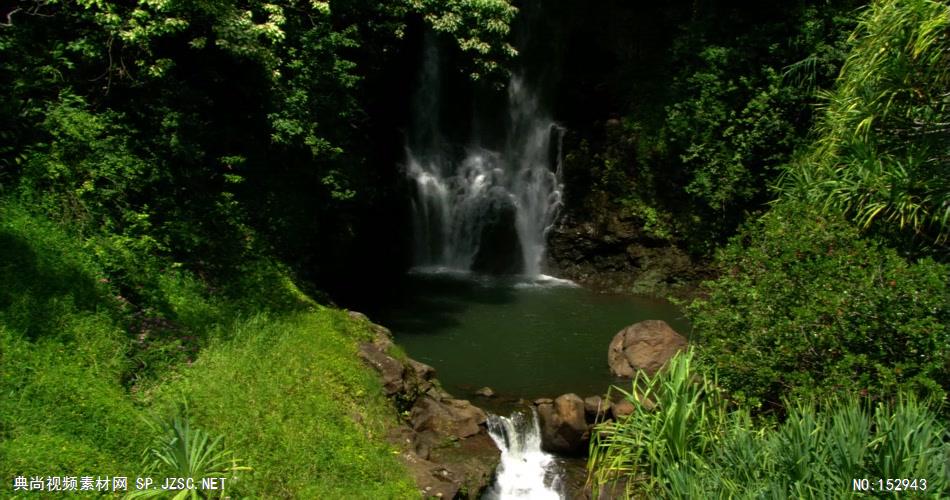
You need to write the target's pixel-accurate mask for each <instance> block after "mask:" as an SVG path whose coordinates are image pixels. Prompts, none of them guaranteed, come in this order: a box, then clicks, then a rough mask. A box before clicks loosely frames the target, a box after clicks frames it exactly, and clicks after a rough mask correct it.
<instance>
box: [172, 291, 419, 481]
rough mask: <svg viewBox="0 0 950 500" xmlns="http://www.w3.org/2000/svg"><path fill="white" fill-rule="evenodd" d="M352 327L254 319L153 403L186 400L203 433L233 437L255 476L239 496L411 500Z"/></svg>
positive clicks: (335, 320)
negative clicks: (386, 438)
mask: <svg viewBox="0 0 950 500" xmlns="http://www.w3.org/2000/svg"><path fill="white" fill-rule="evenodd" d="M350 321H351V320H350V319H349V318H347V317H346V316H345V314H343V313H341V312H339V311H335V310H330V309H318V310H315V311H313V312H304V313H298V314H295V315H290V316H286V317H282V318H271V317H269V316H266V315H258V316H255V317H252V318H250V319H249V320H247V321H246V322H244V323H242V324H240V325H238V326H237V328H236V330H235V331H234V332H232V333H231V335H230V337H231V338H230V339H229V340H227V341H224V342H221V343H216V344H215V345H214V346H212V347H210V348H209V349H207V350H206V351H205V352H204V353H203V354H202V355H201V356H200V357H199V359H198V360H197V361H196V362H195V363H194V365H193V366H192V367H191V368H189V369H187V370H183V371H182V373H181V378H180V379H178V380H176V381H174V382H173V383H170V384H167V385H165V386H163V387H161V388H160V390H159V391H157V393H156V394H155V395H154V397H155V399H156V400H157V401H158V402H159V403H160V404H164V405H165V406H166V407H169V408H170V407H173V406H174V405H175V403H176V402H178V401H180V400H182V399H184V400H186V401H187V402H188V406H189V408H190V409H191V413H192V416H193V421H194V422H195V423H196V424H198V425H200V426H202V427H203V428H206V429H208V430H209V431H211V432H212V433H217V434H222V435H225V436H228V439H227V446H228V448H229V449H231V450H232V451H233V452H234V455H235V456H236V457H238V458H240V459H242V465H246V466H249V467H251V468H252V469H253V471H252V472H250V473H248V474H245V476H246V477H245V479H242V480H240V481H239V482H237V483H236V485H235V487H236V490H235V491H237V492H238V494H267V495H273V496H278V497H307V498H343V497H346V498H352V497H354V496H356V497H366V498H392V497H404V496H412V495H413V491H414V490H413V488H412V485H411V484H410V483H409V482H408V481H406V479H405V473H404V472H402V470H401V468H400V466H399V465H398V463H397V462H396V460H395V457H394V453H393V451H392V450H391V449H390V448H389V447H387V446H385V445H383V444H381V442H380V438H381V437H382V436H383V435H384V434H385V432H386V427H387V424H388V423H395V415H394V414H393V412H392V410H391V408H390V407H389V406H388V403H387V402H386V401H385V399H384V398H383V396H382V389H381V386H380V383H379V381H378V379H377V378H376V376H375V375H374V374H373V373H371V372H368V371H367V370H366V369H365V367H364V366H363V365H362V364H361V363H360V361H359V358H357V356H356V349H355V343H354V339H353V338H352V336H351V335H347V334H345V333H344V332H346V331H347V330H348V329H349V328H348V323H349V322H350ZM301 422H305V423H306V425H300V423H301Z"/></svg>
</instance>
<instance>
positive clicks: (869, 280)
mask: <svg viewBox="0 0 950 500" xmlns="http://www.w3.org/2000/svg"><path fill="white" fill-rule="evenodd" d="M716 262H717V266H718V271H719V273H720V275H721V277H720V278H719V279H718V280H716V281H715V282H712V283H709V284H708V286H707V292H708V296H707V297H705V298H703V299H700V300H697V301H696V302H694V303H693V304H692V305H691V306H690V308H689V314H690V317H691V318H692V321H693V325H694V328H695V330H694V332H695V334H696V336H697V337H698V340H699V342H700V343H701V345H702V350H701V351H700V357H701V358H702V360H703V362H704V364H705V365H706V366H708V367H709V368H712V369H715V370H716V371H718V373H719V383H720V384H721V386H722V387H723V388H725V389H727V390H729V391H730V393H731V394H732V397H733V398H734V399H736V400H738V401H741V402H743V403H749V404H752V405H753V406H763V405H764V407H765V408H764V409H775V408H780V407H781V406H782V405H783V400H785V399H797V398H800V397H806V398H807V397H810V396H812V395H815V394H826V395H829V394H854V393H861V394H867V395H870V396H872V397H873V398H875V399H878V398H884V399H888V398H891V397H893V395H894V394H896V393H897V391H898V390H899V389H903V390H904V391H909V392H918V393H920V394H921V395H922V396H924V397H926V396H934V397H936V398H937V399H942V398H943V397H944V396H945V395H946V393H947V391H950V357H948V356H950V330H948V328H947V325H950V307H948V306H950V289H948V284H947V276H950V269H948V267H947V266H946V265H941V264H938V263H936V262H934V261H932V260H930V259H923V260H921V261H919V262H916V263H909V262H907V260H905V259H904V258H903V257H901V256H900V255H899V254H898V253H897V252H896V251H894V250H893V249H889V248H887V247H885V246H883V245H881V244H879V243H875V242H874V241H873V240H867V239H862V238H861V237H860V236H859V232H858V229H857V228H855V227H854V226H853V225H852V224H851V223H849V222H848V221H845V220H842V219H841V217H840V216H834V215H822V214H821V213H820V212H818V211H817V210H815V209H811V208H809V207H808V206H806V205H802V204H794V203H783V204H780V205H778V206H776V207H774V208H773V209H772V210H771V211H770V212H769V213H767V214H766V215H765V216H763V217H762V218H761V220H759V221H756V222H753V223H751V224H749V225H748V226H747V227H746V228H744V229H743V230H742V231H740V233H739V235H737V236H736V237H735V239H734V240H733V241H732V242H731V243H730V244H729V245H728V246H726V247H725V248H723V249H722V250H721V251H720V254H719V256H718V258H717V261H716Z"/></svg>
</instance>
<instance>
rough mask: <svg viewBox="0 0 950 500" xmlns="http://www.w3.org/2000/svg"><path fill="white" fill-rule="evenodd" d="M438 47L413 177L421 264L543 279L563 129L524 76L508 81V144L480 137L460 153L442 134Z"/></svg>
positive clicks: (418, 100) (411, 155) (420, 118)
mask: <svg viewBox="0 0 950 500" xmlns="http://www.w3.org/2000/svg"><path fill="white" fill-rule="evenodd" d="M438 77H439V70H438V52H437V51H436V50H435V49H434V46H433V45H432V44H429V46H428V47H427V49H426V56H425V63H424V64H423V69H422V75H421V79H420V84H419V87H418V91H417V93H416V96H415V99H414V103H415V110H414V114H415V120H414V122H413V135H414V138H415V139H416V140H415V141H414V143H413V144H411V145H410V146H407V151H406V157H407V159H406V174H407V176H408V178H409V179H410V181H411V185H412V186H413V187H414V189H413V195H412V205H411V208H412V217H413V236H414V241H415V259H416V265H418V266H439V267H448V268H452V269H458V270H464V271H479V272H488V273H493V274H522V275H526V276H528V277H531V278H536V277H539V276H541V271H542V269H541V267H542V260H543V257H544V247H545V236H546V233H547V231H548V230H549V229H550V228H551V226H552V225H553V223H554V219H555V217H556V216H557V212H558V209H559V208H560V206H561V203H562V201H561V193H562V190H563V186H562V185H561V172H560V170H561V139H562V136H563V132H564V130H563V128H562V127H560V126H559V125H557V124H556V123H554V122H553V121H552V120H551V119H550V118H548V117H547V116H546V115H545V114H544V113H543V112H542V111H541V107H540V105H539V102H538V98H537V96H536V95H535V94H534V93H533V92H532V91H531V89H529V88H528V86H527V85H526V84H525V82H524V80H523V78H521V77H518V76H513V77H512V78H511V81H510V82H509V85H508V111H509V123H508V127H507V131H506V133H507V139H506V141H505V145H504V146H502V147H500V148H498V149H500V151H496V150H492V149H490V148H488V147H484V146H483V145H481V144H478V143H477V142H475V143H474V144H470V145H469V146H468V147H467V148H466V151H465V153H464V156H461V157H460V158H459V157H458V156H460V155H454V156H455V157H453V155H452V154H451V153H450V152H449V151H448V150H450V149H451V148H449V147H448V144H446V141H445V140H444V139H443V137H442V134H440V124H439V116H440V111H439V110H440V108H439V107H440V105H441V103H440V97H439V96H440V86H439V79H438Z"/></svg>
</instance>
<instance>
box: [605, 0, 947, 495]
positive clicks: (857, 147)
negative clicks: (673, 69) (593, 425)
mask: <svg viewBox="0 0 950 500" xmlns="http://www.w3.org/2000/svg"><path fill="white" fill-rule="evenodd" d="M854 23H855V27H854V29H853V31H852V32H851V35H850V37H848V38H847V42H846V43H845V44H843V45H841V46H840V47H841V48H842V49H844V52H841V53H840V54H839V56H843V57H842V58H841V59H840V61H841V69H840V72H839V73H838V76H837V78H836V79H834V81H833V83H831V84H830V85H828V86H827V87H826V88H825V90H820V91H818V92H817V94H814V95H815V102H817V103H818V104H819V107H818V108H817V115H816V116H815V118H814V119H813V120H812V123H813V126H812V128H811V131H810V132H808V134H807V135H800V136H793V137H798V138H796V139H795V141H796V142H798V146H796V147H794V148H791V149H789V150H788V153H789V154H788V156H786V157H784V159H780V158H777V157H775V158H772V160H771V161H770V162H768V165H769V168H772V169H774V170H773V171H772V172H771V173H770V174H768V175H766V179H769V181H768V182H765V183H763V182H757V183H755V184H754V185H758V186H760V187H762V188H766V186H767V184H769V183H771V184H772V185H774V186H775V187H777V189H776V190H772V191H769V190H767V189H766V191H763V193H769V194H770V195H771V197H772V199H773V201H771V203H770V204H769V206H768V207H764V206H763V207H762V208H760V209H758V212H759V213H755V212H753V214H750V216H748V217H746V218H745V221H744V222H743V223H742V224H740V225H739V226H738V230H737V234H736V235H735V236H734V237H732V238H731V239H730V240H729V242H728V243H726V244H725V245H723V246H721V247H720V248H718V249H717V251H716V252H715V256H714V259H713V266H714V267H715V269H716V272H717V275H718V278H717V279H715V280H713V281H710V282H707V283H706V284H705V285H704V287H703V295H702V296H701V297H700V298H699V299H697V300H695V301H693V302H692V303H691V304H690V305H689V307H688V308H687V310H688V313H689V315H690V317H691V319H692V321H693V324H694V328H695V329H694V342H695V344H696V346H697V347H696V352H695V360H694V355H693V354H689V355H686V356H683V357H682V358H679V359H677V360H674V361H673V362H672V363H671V365H670V367H669V370H668V371H667V372H665V373H662V374H660V375H658V376H657V378H655V379H652V380H648V381H647V382H646V383H645V386H646V387H648V388H649V389H650V390H648V391H647V394H645V395H643V396H634V395H628V396H627V397H628V399H631V401H632V402H633V403H634V404H636V405H639V406H640V407H642V406H643V405H644V403H643V401H642V398H645V397H648V398H651V400H650V405H649V406H651V407H653V406H655V408H656V410H655V411H653V412H650V411H645V410H644V411H641V412H637V413H635V414H634V415H632V416H631V417H629V418H627V419H622V420H620V421H618V422H616V423H610V424H604V425H603V426H602V427H601V428H600V431H599V432H598V433H597V434H596V436H595V438H594V440H593V441H592V444H591V461H590V463H589V466H590V473H591V479H592V482H593V484H594V485H595V486H597V487H600V486H603V485H609V484H610V483H611V482H612V481H616V480H617V479H618V478H620V479H622V482H621V483H620V484H622V485H623V486H624V488H625V489H626V492H627V494H646V495H648V496H652V495H657V496H661V497H669V498H689V497H694V496H703V494H704V492H709V491H715V492H717V493H716V494H717V495H722V496H724V497H732V496H737V497H770V498H773V497H774V498H784V497H799V498H800V497H808V498H825V497H827V498H842V497H848V496H864V495H866V494H868V493H867V491H870V490H866V489H861V487H860V485H859V486H858V487H857V489H855V487H853V485H852V484H851V483H850V482H849V481H850V480H851V479H860V478H869V480H870V482H871V483H873V484H871V485H870V487H872V488H877V489H875V490H874V491H876V492H877V493H875V494H879V495H890V494H895V493H893V490H891V489H888V488H890V487H891V486H890V485H888V484H887V483H886V479H887V478H897V477H898V476H900V477H908V478H927V484H928V490H927V491H926V492H923V491H920V489H919V488H920V486H921V484H920V482H919V481H918V483H917V484H916V485H910V489H906V491H908V492H909V493H911V494H919V495H922V496H927V497H931V496H932V497H941V496H945V495H946V494H947V491H948V489H950V470H948V468H947V465H946V464H947V463H950V461H948V457H950V455H948V453H950V444H948V443H950V439H948V435H947V391H948V389H950V331H948V330H947V325H948V324H950V294H948V277H950V267H948V266H947V264H946V258H947V246H946V242H947V240H946V233H947V231H948V230H950V224H948V221H950V219H948V216H947V214H948V212H947V210H948V208H950V198H948V194H950V190H948V184H947V179H948V178H950V177H948V175H950V163H948V160H950V156H948V153H950V133H948V132H950V129H947V127H946V123H947V119H948V118H950V94H948V93H947V89H948V88H950V80H948V78H950V70H948V68H950V7H948V6H947V5H946V4H945V3H942V2H933V1H927V0H921V1H912V2H894V1H876V2H872V3H871V5H869V6H867V7H865V8H863V9H861V10H860V11H859V12H858V13H857V15H856V16H855V17H854ZM818 57H819V54H817V53H816V54H814V55H812V56H809V58H803V59H802V60H801V62H798V63H796V64H793V65H791V66H789V67H788V69H787V71H786V73H785V76H786V77H789V76H794V75H797V74H798V72H800V71H802V70H803V69H805V68H808V71H809V73H810V75H811V76H810V78H814V77H815V76H816V75H818V72H817V70H816V69H814V68H813V66H815V65H816V64H818V63H819V62H820V60H819V59H816V58H818ZM781 81H782V82H788V81H789V80H781ZM810 81H811V80H810ZM792 82H794V80H792ZM718 83H720V81H719V80H718V79H713V80H710V81H709V83H708V84H709V85H715V84H718ZM783 85H788V83H783ZM819 88H820V87H819ZM670 109H671V110H672V111H674V112H675V111H676V110H677V109H678V108H677V107H676V106H673V107H672V108H670ZM768 109H769V111H770V112H771V111H773V110H774V108H771V107H770V108H768ZM723 116H726V115H723ZM728 116H729V117H728V118H725V117H721V118H720V123H719V127H718V128H717V129H716V130H720V131H721V130H723V128H722V127H726V128H725V130H742V128H741V127H742V124H743V123H746V122H745V121H744V118H743V114H733V115H728ZM755 123H761V122H755ZM733 127H738V128H733ZM740 137H741V136H740ZM703 144H707V145H708V144H709V142H704V143H703ZM712 144H713V145H716V146H719V145H721V144H722V143H721V142H720V141H713V142H712ZM727 151H728V153H729V154H733V156H731V158H733V159H734V160H735V161H737V162H739V163H742V162H743V161H745V160H746V156H745V154H743V153H742V152H741V148H739V149H737V148H729V149H728V150H727ZM709 154H710V153H708V152H707V153H706V154H705V155H704V156H693V155H692V154H689V153H685V154H682V155H681V159H682V160H683V161H689V159H690V158H696V159H697V160H700V161H701V164H702V167H701V168H716V165H717V162H716V161H715V157H712V160H713V161H708V160H710V156H709ZM726 172H728V170H723V171H721V172H720V174H725V173H726ZM739 172H744V173H749V172H750V171H749V170H747V169H745V168H742V169H739ZM701 178H702V177H697V179H701ZM733 178H734V177H732V176H729V175H726V176H725V177H724V178H723V179H724V183H725V184H721V183H718V182H713V183H712V184H706V185H707V186H720V187H729V186H730V185H733V183H732V182H731V181H730V179H733ZM708 179H712V178H708ZM687 191H688V189H687ZM726 206H730V207H733V208H737V206H736V205H735V204H733V203H729V204H728V205H726ZM751 208H752V207H751V206H750V205H746V210H749V209H751ZM694 363H695V366H694V365H693V364H694ZM633 394H635V393H633ZM641 409H642V408H641ZM892 475H894V476H892ZM870 478H881V479H883V480H884V481H885V483H884V484H883V485H880V484H878V483H876V481H877V479H870ZM879 486H880V488H878V487H879ZM904 486H906V485H904Z"/></svg>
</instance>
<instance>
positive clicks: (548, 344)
mask: <svg viewBox="0 0 950 500" xmlns="http://www.w3.org/2000/svg"><path fill="white" fill-rule="evenodd" d="M389 292H390V293H388V294H387V296H386V298H385V300H382V301H381V302H379V303H377V304H376V305H375V306H374V307H372V308H371V309H370V310H368V311H367V312H369V313H370V315H371V317H372V319H373V320H374V321H376V322H378V323H380V324H383V325H385V326H386V327H388V328H389V329H391V330H392V332H393V334H394V336H395V338H396V341H397V343H398V344H399V345H401V346H402V347H403V348H404V349H405V350H406V352H407V353H408V354H409V355H410V356H411V357H413V358H415V359H417V360H419V361H422V362H424V363H427V364H430V365H432V366H433V367H435V368H436V370H437V372H438V374H437V376H438V378H439V380H441V381H442V384H443V386H444V387H445V389H446V390H448V391H449V392H450V393H452V394H453V395H455V396H456V397H462V398H468V397H471V396H472V393H473V392H474V391H475V390H476V389H478V388H480V387H483V386H489V387H491V388H492V389H494V391H495V392H496V393H497V394H498V395H499V396H501V397H502V399H511V398H536V397H554V396H557V395H559V394H563V393H566V392H575V393H578V394H580V395H581V396H582V397H584V396H588V395H593V394H601V393H603V392H604V391H605V390H606V389H607V387H608V386H609V385H610V384H612V383H614V382H616V381H615V380H614V379H613V377H611V375H610V371H609V369H608V367H607V347H608V345H609V343H610V340H611V339H612V338H613V336H614V335H615V334H616V333H617V332H618V331H620V330H621V329H622V328H623V327H625V326H627V325H630V324H632V323H636V322H637V321H642V320H645V319H662V320H665V321H666V322H667V323H669V324H670V325H671V326H672V327H673V328H674V329H675V330H677V331H678V332H680V333H683V334H684V335H688V333H689V326H688V322H687V321H686V320H685V318H683V315H682V314H681V313H680V312H679V310H677V308H676V307H674V306H673V305H672V304H670V303H668V302H665V301H660V300H656V299H648V298H643V297H634V296H629V295H605V294H598V293H594V292H591V291H589V290H586V289H583V288H579V287H572V286H564V285H563V284H562V285H560V286H557V285H551V284H546V285H540V286H539V285H532V284H528V283H523V282H521V283H519V282H518V281H517V280H514V279H502V278H488V277H472V276H467V275H461V274H454V275H453V274H445V273H427V274H421V273H414V274H410V275H408V276H406V277H405V279H404V280H403V282H401V283H399V284H398V285H396V286H394V287H393V288H391V289H390V290H389Z"/></svg>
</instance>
